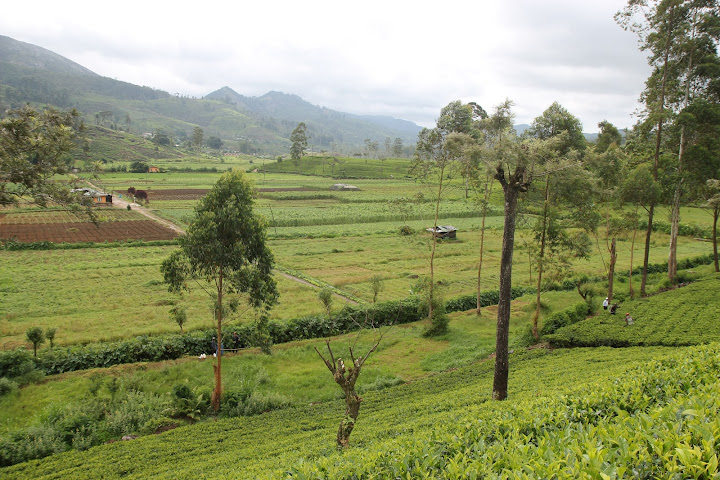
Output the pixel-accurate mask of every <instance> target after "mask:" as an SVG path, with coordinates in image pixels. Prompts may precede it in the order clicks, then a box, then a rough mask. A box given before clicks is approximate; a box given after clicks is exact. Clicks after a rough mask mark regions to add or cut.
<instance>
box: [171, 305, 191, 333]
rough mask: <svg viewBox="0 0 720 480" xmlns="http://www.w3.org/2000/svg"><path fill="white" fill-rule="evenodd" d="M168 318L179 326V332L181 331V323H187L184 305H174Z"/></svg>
mask: <svg viewBox="0 0 720 480" xmlns="http://www.w3.org/2000/svg"><path fill="white" fill-rule="evenodd" d="M169 313H170V318H171V319H172V320H173V321H174V322H175V323H177V325H178V327H180V333H183V325H185V324H186V323H187V310H186V309H185V307H183V306H180V305H175V306H174V307H173V308H171V309H170V312H169Z"/></svg>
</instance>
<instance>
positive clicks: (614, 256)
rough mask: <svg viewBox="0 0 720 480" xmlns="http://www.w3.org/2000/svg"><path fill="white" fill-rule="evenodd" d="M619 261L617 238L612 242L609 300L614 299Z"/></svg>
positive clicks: (609, 269)
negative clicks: (617, 262) (616, 268)
mask: <svg viewBox="0 0 720 480" xmlns="http://www.w3.org/2000/svg"><path fill="white" fill-rule="evenodd" d="M616 261H617V240H616V239H615V237H613V239H612V242H610V267H609V268H608V302H611V303H612V299H613V282H614V281H615V262H616Z"/></svg>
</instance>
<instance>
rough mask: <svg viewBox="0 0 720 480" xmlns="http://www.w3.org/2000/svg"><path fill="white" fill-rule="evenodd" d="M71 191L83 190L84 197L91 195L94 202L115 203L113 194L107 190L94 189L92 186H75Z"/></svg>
mask: <svg viewBox="0 0 720 480" xmlns="http://www.w3.org/2000/svg"><path fill="white" fill-rule="evenodd" d="M71 192H73V193H79V192H82V194H83V196H84V197H91V198H92V201H93V203H97V204H108V205H111V204H112V203H113V202H112V195H111V194H109V193H105V192H98V191H97V190H93V189H92V188H87V187H85V188H74V189H72V190H71Z"/></svg>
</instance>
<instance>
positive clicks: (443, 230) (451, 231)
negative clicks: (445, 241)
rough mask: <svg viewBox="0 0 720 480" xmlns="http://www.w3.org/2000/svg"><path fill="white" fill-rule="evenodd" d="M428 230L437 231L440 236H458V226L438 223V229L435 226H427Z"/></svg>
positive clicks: (436, 234)
mask: <svg viewBox="0 0 720 480" xmlns="http://www.w3.org/2000/svg"><path fill="white" fill-rule="evenodd" d="M425 230H426V231H428V232H430V233H433V232H434V233H435V236H436V237H438V238H456V232H457V228H455V227H453V226H452V225H438V226H437V230H436V229H435V227H430V228H426V229H425Z"/></svg>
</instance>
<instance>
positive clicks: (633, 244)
mask: <svg viewBox="0 0 720 480" xmlns="http://www.w3.org/2000/svg"><path fill="white" fill-rule="evenodd" d="M638 208H639V207H638V206H637V205H636V206H635V217H634V218H635V220H634V223H633V236H632V242H631V243H630V273H629V275H628V285H629V286H630V298H635V289H634V288H633V283H632V272H633V257H634V256H635V237H636V236H637V211H638Z"/></svg>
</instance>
